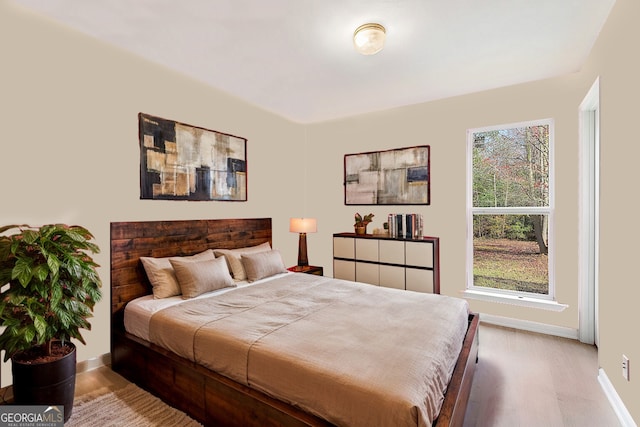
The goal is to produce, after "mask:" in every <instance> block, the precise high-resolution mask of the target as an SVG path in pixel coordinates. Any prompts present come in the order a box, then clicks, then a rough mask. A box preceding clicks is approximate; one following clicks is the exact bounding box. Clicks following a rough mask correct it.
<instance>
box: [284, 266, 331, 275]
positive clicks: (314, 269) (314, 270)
mask: <svg viewBox="0 0 640 427" xmlns="http://www.w3.org/2000/svg"><path fill="white" fill-rule="evenodd" d="M287 270H289V271H293V272H294V273H307V274H315V275H316V276H323V275H324V269H323V268H322V267H318V266H315V265H305V266H297V265H294V266H293V267H289V268H287Z"/></svg>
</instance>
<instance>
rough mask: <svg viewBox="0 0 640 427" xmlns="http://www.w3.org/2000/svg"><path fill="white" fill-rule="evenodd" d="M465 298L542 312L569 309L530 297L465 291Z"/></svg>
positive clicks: (556, 303)
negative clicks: (540, 310)
mask: <svg viewBox="0 0 640 427" xmlns="http://www.w3.org/2000/svg"><path fill="white" fill-rule="evenodd" d="M462 295H463V296H464V297H465V298H468V299H475V300H480V301H490V302H497V303H501V304H511V305H519V306H522V307H531V308H540V309H542V310H550V311H563V310H564V309H565V308H567V307H569V306H568V305H567V304H560V303H559V302H557V301H551V300H544V299H539V298H531V297H520V296H515V295H504V294H498V293H495V292H486V291H478V290H469V289H467V290H466V291H464V292H463V293H462Z"/></svg>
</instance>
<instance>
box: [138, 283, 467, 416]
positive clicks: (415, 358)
mask: <svg viewBox="0 0 640 427" xmlns="http://www.w3.org/2000/svg"><path fill="white" fill-rule="evenodd" d="M467 318H468V306H467V303H466V301H464V300H461V299H457V298H450V297H445V296H440V295H429V294H419V293H413V292H406V291H397V290H393V289H386V288H380V287H376V286H371V285H364V284H358V283H353V282H348V281H343V280H337V279H331V278H326V277H322V276H314V275H307V274H289V275H285V276H284V277H282V278H277V279H274V280H273V281H269V282H266V283H261V284H257V285H254V286H248V287H245V288H239V289H237V290H233V291H231V292H228V293H226V294H223V295H219V296H217V297H215V298H208V299H205V300H194V301H188V302H185V303H183V304H180V305H178V306H174V307H170V308H167V309H164V310H162V311H160V312H158V313H156V314H154V315H153V317H152V319H151V324H150V337H151V341H152V342H154V343H156V344H158V345H160V346H162V347H165V348H167V349H169V350H172V351H174V352H175V353H177V354H179V355H181V356H183V357H185V358H188V359H191V360H193V361H196V362H197V363H200V364H202V365H204V366H206V367H208V368H210V369H212V370H214V371H217V372H219V373H222V374H223V375H225V376H228V377H230V378H232V379H234V380H235V381H237V382H240V383H242V384H246V385H249V386H250V387H253V388H255V389H258V390H261V391H263V392H265V393H267V394H269V395H272V396H274V397H276V398H279V399H281V400H284V401H287V402H289V403H292V404H294V405H297V406H299V407H301V408H303V409H304V410H306V411H307V412H311V413H314V414H316V415H318V416H320V417H322V418H325V419H327V420H328V421H330V422H332V423H334V424H336V425H341V426H367V427H373V426H429V425H431V421H432V419H433V418H435V417H436V416H437V414H438V412H439V411H440V407H441V404H442V401H443V394H444V392H445V390H446V386H447V383H448V380H449V378H450V376H451V373H452V371H453V368H454V365H455V362H456V359H457V356H458V354H459V352H460V349H461V346H462V341H463V338H464V335H465V332H466V329H467Z"/></svg>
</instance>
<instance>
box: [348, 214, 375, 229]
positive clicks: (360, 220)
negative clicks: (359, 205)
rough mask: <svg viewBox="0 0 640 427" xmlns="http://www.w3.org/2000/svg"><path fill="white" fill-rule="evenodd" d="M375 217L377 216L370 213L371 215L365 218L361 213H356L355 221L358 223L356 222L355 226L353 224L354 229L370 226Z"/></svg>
mask: <svg viewBox="0 0 640 427" xmlns="http://www.w3.org/2000/svg"><path fill="white" fill-rule="evenodd" d="M374 216H375V215H374V214H372V213H370V214H367V215H365V216H364V217H363V216H362V215H360V214H359V213H357V212H356V215H355V221H356V222H355V224H353V226H354V227H366V226H367V224H369V223H370V222H371V221H372V220H373V217H374Z"/></svg>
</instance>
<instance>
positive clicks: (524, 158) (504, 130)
mask: <svg viewBox="0 0 640 427" xmlns="http://www.w3.org/2000/svg"><path fill="white" fill-rule="evenodd" d="M552 125H553V123H552V121H551V120H544V121H538V122H530V123H524V124H516V125H505V126H499V127H493V128H483V129H473V130H470V131H469V133H468V139H469V141H468V144H469V153H470V154H469V155H470V161H469V163H470V169H471V170H470V172H471V182H470V194H469V195H468V201H469V205H470V206H469V208H470V209H469V212H470V214H469V227H470V230H469V231H470V232H469V235H470V237H471V239H470V241H469V244H470V245H471V248H470V249H471V251H470V252H471V253H472V254H473V256H472V258H473V259H472V268H471V270H472V272H473V274H472V280H470V282H471V283H470V284H469V287H470V288H485V289H486V288H491V289H493V290H498V291H500V292H507V293H527V294H534V295H536V296H547V297H552V296H553V292H552V290H553V289H552V286H551V274H550V268H549V266H550V262H549V257H550V255H551V254H550V249H549V248H550V245H549V236H550V235H551V233H550V229H552V219H553V211H552V197H551V194H552V182H551V177H552V174H551V167H552V165H551V142H552V132H553V129H552Z"/></svg>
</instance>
